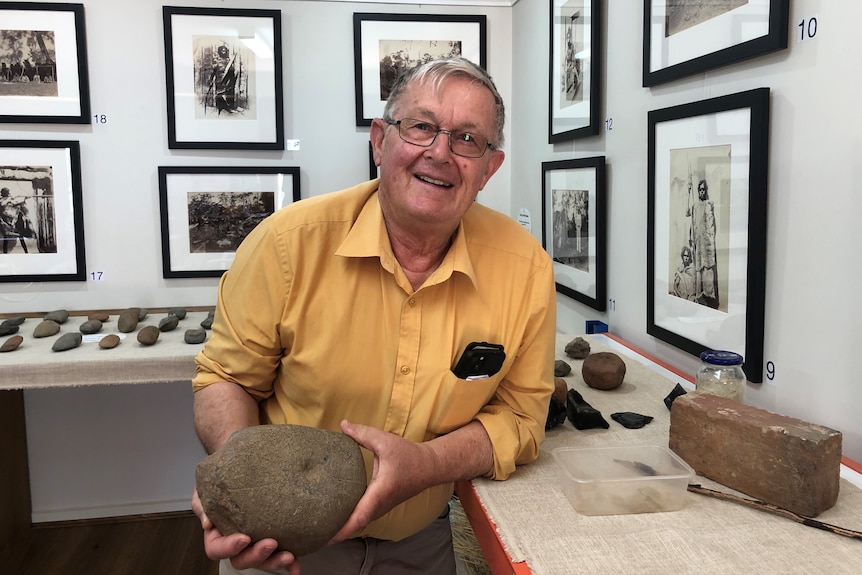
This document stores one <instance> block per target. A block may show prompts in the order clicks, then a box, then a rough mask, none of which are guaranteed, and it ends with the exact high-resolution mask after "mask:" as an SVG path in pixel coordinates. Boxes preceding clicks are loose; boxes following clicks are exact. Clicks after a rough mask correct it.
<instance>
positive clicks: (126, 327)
mask: <svg viewBox="0 0 862 575" xmlns="http://www.w3.org/2000/svg"><path fill="white" fill-rule="evenodd" d="M139 311H140V310H139V309H138V308H136V307H135V308H129V309H127V310H123V311H122V312H120V317H119V318H118V319H117V329H118V330H120V331H121V332H123V333H131V332H133V331H135V329H136V328H137V327H138V321H139V320H138V313H139Z"/></svg>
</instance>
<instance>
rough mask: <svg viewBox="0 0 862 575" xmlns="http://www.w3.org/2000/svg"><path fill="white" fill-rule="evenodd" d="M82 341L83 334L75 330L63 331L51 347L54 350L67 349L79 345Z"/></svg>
mask: <svg viewBox="0 0 862 575" xmlns="http://www.w3.org/2000/svg"><path fill="white" fill-rule="evenodd" d="M82 341H84V336H83V335H81V334H80V333H78V332H76V331H72V332H69V333H64V334H63V335H61V336H60V337H58V338H57V341H55V342H54V345H52V346H51V349H53V350H54V351H68V350H70V349H75V348H76V347H78V346H79V345H81V342H82Z"/></svg>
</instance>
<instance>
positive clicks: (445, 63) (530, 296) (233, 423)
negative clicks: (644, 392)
mask: <svg viewBox="0 0 862 575" xmlns="http://www.w3.org/2000/svg"><path fill="white" fill-rule="evenodd" d="M504 118H505V113H504V107H503V102H502V99H501V98H500V95H499V93H498V92H497V89H496V87H495V86H494V84H493V82H492V81H491V78H490V77H489V76H488V75H487V73H486V72H485V71H484V70H482V69H481V68H479V67H477V66H475V65H474V64H472V63H470V62H469V61H468V60H465V59H460V58H459V59H447V60H438V61H433V62H429V63H426V64H423V65H421V66H419V67H417V68H414V69H412V70H410V71H408V72H407V73H406V74H405V75H404V76H403V77H402V78H401V79H399V81H398V82H397V83H396V85H395V86H394V87H393V90H392V93H391V95H390V98H389V101H388V102H387V105H386V108H385V110H384V117H383V118H378V119H375V120H374V121H373V123H372V125H371V135H370V137H371V143H372V145H373V149H374V158H375V162H376V163H377V164H378V166H379V167H380V179H379V180H374V181H371V182H367V183H365V184H361V185H359V186H356V187H354V188H350V189H348V190H344V191H341V192H336V193H332V194H327V195H324V196H318V197H315V198H311V199H307V200H303V201H301V202H296V203H295V204H292V205H291V206H288V207H286V208H284V209H282V210H280V211H278V212H276V213H275V214H273V215H272V216H271V217H269V218H268V219H267V220H265V221H264V222H263V223H261V224H260V225H259V226H258V227H257V228H256V229H255V230H254V231H253V232H252V233H251V234H250V235H249V236H248V237H247V239H246V240H245V241H244V242H243V244H242V245H241V246H240V248H239V250H238V251H237V255H236V259H235V261H234V264H233V265H232V266H231V269H230V270H229V271H228V272H227V273H225V274H224V276H223V277H222V280H221V282H220V286H219V298H218V305H217V309H216V315H215V321H214V323H213V332H212V337H211V338H210V341H209V342H208V343H207V345H206V346H205V348H204V349H203V350H202V351H201V353H200V354H199V355H198V358H197V363H198V373H197V376H196V378H195V380H194V382H193V383H194V389H195V392H196V393H195V426H196V429H197V431H198V435H199V436H200V438H201V441H202V442H203V444H204V446H205V447H206V449H207V450H208V451H209V452H212V451H215V450H217V449H219V448H220V447H221V446H222V445H223V444H224V442H225V441H226V440H227V439H228V437H229V436H230V435H231V433H233V432H234V431H236V430H237V429H240V428H243V427H247V426H250V425H259V424H261V423H274V424H282V423H291V424H299V425H307V426H312V427H319V428H323V429H330V430H339V429H340V430H341V431H342V432H343V433H346V434H347V435H349V436H350V437H352V438H353V439H354V440H355V441H356V442H357V443H358V444H359V445H360V446H362V447H363V448H364V449H363V453H364V455H365V460H366V470H367V476H368V479H369V483H368V488H367V490H366V492H365V494H364V495H363V497H362V499H361V500H360V501H359V503H358V504H357V505H356V508H355V509H354V511H353V513H352V515H351V516H350V517H349V518H348V520H347V522H346V523H345V525H344V526H343V528H342V529H341V531H340V532H339V533H338V534H337V535H336V536H335V537H334V539H333V543H332V544H331V545H330V546H328V547H327V548H325V549H323V550H321V551H318V552H316V553H312V554H310V555H306V556H303V557H299V558H296V557H294V556H293V555H291V554H290V553H288V552H283V551H282V552H277V551H276V548H277V544H282V545H284V546H285V547H288V548H289V547H290V542H276V541H273V540H271V539H264V540H261V541H250V539H249V538H248V537H247V536H245V535H242V534H234V535H230V536H227V537H224V536H222V534H221V533H219V531H218V530H217V529H216V528H215V527H214V526H213V525H212V524H211V523H210V521H209V520H208V519H207V517H206V515H205V514H204V512H203V510H202V509H201V506H200V502H199V501H198V499H197V497H195V499H194V500H193V506H194V509H195V511H196V513H198V515H199V516H200V517H201V520H202V524H203V526H204V542H205V545H206V549H207V552H208V554H209V555H210V557H213V558H217V559H224V560H223V561H222V562H221V573H222V574H230V573H237V572H241V573H262V572H272V571H276V572H283V571H287V572H290V573H298V572H299V568H300V567H301V569H302V573H303V575H317V574H336V573H337V574H344V573H356V574H359V573H370V572H373V573H375V574H381V575H388V574H393V575H394V574H399V575H400V574H404V573H428V574H431V573H433V574H435V575H436V574H450V575H454V573H455V560H454V553H453V549H452V539H451V530H450V529H451V528H450V525H449V517H448V511H449V507H448V501H449V499H450V497H451V495H452V489H453V483H454V482H455V481H457V480H460V479H472V478H474V477H478V476H486V477H490V478H493V479H500V480H502V479H506V478H507V477H508V476H509V475H510V474H511V473H512V472H514V471H515V468H516V465H519V464H524V463H528V462H530V461H532V460H534V459H535V458H536V457H537V456H538V453H539V446H540V444H541V442H542V441H543V440H544V424H545V419H546V418H547V413H548V404H549V400H550V395H551V392H552V391H553V388H554V384H553V363H554V338H555V293H554V279H553V269H552V266H551V262H550V258H549V257H548V255H547V253H546V252H545V251H544V249H542V247H541V246H540V245H539V244H538V242H537V241H536V240H535V238H533V237H532V235H530V234H529V233H528V232H527V231H526V230H524V229H523V228H522V227H521V226H520V225H519V224H517V222H515V221H514V220H513V219H512V218H510V217H508V216H505V215H503V214H500V213H497V212H494V211H493V210H490V209H488V208H486V207H484V206H482V205H480V204H478V203H475V200H476V195H477V194H478V193H479V191H480V190H481V189H482V188H483V187H484V186H485V184H486V183H487V182H488V180H489V179H490V178H491V176H493V174H494V173H495V172H496V171H497V169H498V168H499V167H500V165H501V164H502V162H503V159H504V153H503V152H502V151H501V150H500V146H501V145H502V141H503V136H502V134H503V123H504ZM474 343H480V344H490V345H487V346H479V347H477V348H476V349H481V350H485V351H482V352H481V353H474V354H473V355H470V354H471V351H470V348H472V347H473V346H471V345H470V344H474ZM465 352H466V353H465ZM462 355H466V356H467V357H468V359H469V361H465V362H461V363H460V364H459V359H461V358H462ZM462 365H466V368H465V370H464V371H462V369H461V368H460V366H462ZM456 366H458V369H455V368H456ZM453 370H454V371H453ZM288 504H289V502H288ZM285 520H288V519H287V518H286V519H285ZM244 569H245V570H247V571H242V570H244ZM372 569H373V571H372Z"/></svg>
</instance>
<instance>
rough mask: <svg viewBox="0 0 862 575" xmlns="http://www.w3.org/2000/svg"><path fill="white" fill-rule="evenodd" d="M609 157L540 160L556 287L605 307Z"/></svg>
mask: <svg viewBox="0 0 862 575" xmlns="http://www.w3.org/2000/svg"><path fill="white" fill-rule="evenodd" d="M606 218H607V194H606V189H605V157H604V156H596V157H592V158H579V159H574V160H560V161H556V162H542V245H543V246H544V248H545V250H547V252H548V253H549V254H550V255H551V259H552V260H553V262H554V279H555V281H556V284H557V291H558V292H560V293H561V294H564V295H567V296H569V297H570V298H573V299H575V300H577V301H579V302H581V303H583V304H586V305H588V306H590V307H591V308H593V309H595V310H598V311H605V309H606V308H607V300H606V293H607V283H606V277H607V252H606V239H605V221H606Z"/></svg>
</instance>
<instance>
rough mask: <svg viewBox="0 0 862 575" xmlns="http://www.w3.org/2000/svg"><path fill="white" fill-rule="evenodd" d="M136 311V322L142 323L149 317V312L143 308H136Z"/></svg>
mask: <svg viewBox="0 0 862 575" xmlns="http://www.w3.org/2000/svg"><path fill="white" fill-rule="evenodd" d="M136 309H137V310H138V321H144V320H145V319H147V316H148V315H150V310H148V309H147V308H145V307H139V308H136Z"/></svg>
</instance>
